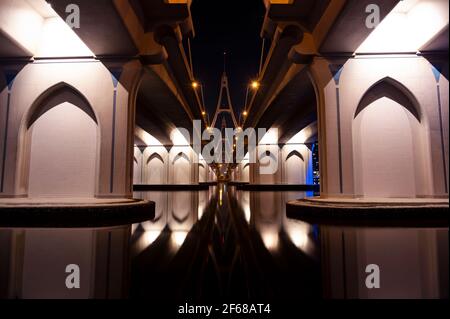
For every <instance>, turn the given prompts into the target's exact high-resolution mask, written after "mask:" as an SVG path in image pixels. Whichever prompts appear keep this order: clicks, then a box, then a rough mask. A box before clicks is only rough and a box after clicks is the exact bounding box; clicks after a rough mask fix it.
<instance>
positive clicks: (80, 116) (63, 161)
mask: <svg viewBox="0 0 450 319" xmlns="http://www.w3.org/2000/svg"><path fill="white" fill-rule="evenodd" d="M98 131H99V127H98V121H97V117H96V115H95V112H94V110H93V108H92V107H91V105H90V104H89V102H88V100H87V99H86V98H85V97H84V96H83V95H82V94H81V93H80V92H79V91H78V90H76V89H75V88H74V87H72V86H70V85H69V84H67V83H59V84H57V85H55V86H53V87H51V88H49V89H48V90H46V91H45V92H44V93H43V94H41V95H40V96H39V97H38V98H37V99H36V101H35V102H34V103H33V105H32V106H31V107H30V109H29V111H28V112H27V114H26V115H25V117H24V119H23V122H22V129H21V133H20V134H21V135H22V136H21V138H20V141H21V143H22V145H21V146H20V152H21V153H20V156H21V157H20V159H21V161H22V162H21V165H20V168H21V169H20V173H21V174H22V177H21V179H22V181H23V184H24V185H25V189H27V190H28V196H29V197H68V198H74V197H75V198H77V197H78V198H79V197H94V196H95V191H96V184H97V153H98V150H97V149H98V136H99V134H98Z"/></svg>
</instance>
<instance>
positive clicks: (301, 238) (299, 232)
mask: <svg viewBox="0 0 450 319" xmlns="http://www.w3.org/2000/svg"><path fill="white" fill-rule="evenodd" d="M289 237H290V238H291V240H292V242H293V243H294V245H295V246H297V248H300V249H302V250H303V249H305V248H306V245H307V244H308V234H307V233H306V232H305V230H303V229H295V230H292V231H289Z"/></svg>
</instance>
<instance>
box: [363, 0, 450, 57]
mask: <svg viewBox="0 0 450 319" xmlns="http://www.w3.org/2000/svg"><path fill="white" fill-rule="evenodd" d="M448 4H449V2H448V0H404V1H400V2H399V3H398V5H397V6H396V7H395V8H394V10H392V12H390V13H389V14H388V15H387V17H386V18H385V19H384V20H383V21H382V22H381V23H380V24H379V25H378V27H377V28H376V29H375V30H374V31H373V32H372V33H371V34H370V35H369V36H368V37H367V39H366V40H365V41H364V42H363V43H362V44H361V46H360V47H359V48H358V49H357V50H356V53H383V52H392V53H394V52H417V51H418V50H419V49H420V48H421V47H422V46H423V45H425V44H426V43H427V42H428V41H430V40H431V39H432V38H433V37H434V36H435V35H437V34H438V33H439V32H440V31H441V30H443V29H444V28H445V27H446V26H447V25H448V21H449V12H448V11H449V5H448Z"/></svg>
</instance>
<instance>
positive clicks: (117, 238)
mask: <svg viewBox="0 0 450 319" xmlns="http://www.w3.org/2000/svg"><path fill="white" fill-rule="evenodd" d="M129 234H130V227H128V226H126V227H122V228H114V229H70V230H67V229H66V230H58V229H27V230H24V231H22V230H21V231H16V230H11V231H1V232H0V245H2V246H3V245H4V244H7V245H8V247H9V249H7V250H5V251H4V252H3V253H2V254H8V259H7V262H8V263H9V265H11V267H10V268H8V269H7V271H6V273H7V275H8V276H9V283H8V281H7V283H8V288H7V289H8V290H7V293H6V297H7V298H25V299H36V298H37V299H46V298H58V299H91V298H101V299H105V298H106V299H108V298H113V299H116V298H124V297H126V294H127V287H126V282H127V278H126V276H127V270H128V269H127V265H128V247H129V245H128V242H129ZM6 235H8V239H7V240H6V241H5V240H4V239H5V238H4V236H6ZM2 251H3V250H2ZM1 260H2V261H3V260H4V259H3V258H2V259H1ZM68 265H77V266H78V267H79V270H80V276H79V278H80V288H79V289H68V288H67V286H66V279H67V277H68V276H69V275H70V274H69V273H66V267H67V266H68ZM2 269H3V267H2ZM2 273H3V272H2ZM2 282H3V281H2ZM3 288H4V287H3V285H0V294H1V295H2V297H3V294H4V293H5V290H4V289H3Z"/></svg>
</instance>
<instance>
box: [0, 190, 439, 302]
mask: <svg viewBox="0 0 450 319" xmlns="http://www.w3.org/2000/svg"><path fill="white" fill-rule="evenodd" d="M311 195H312V194H309V193H302V192H240V191H236V190H235V189H234V188H232V187H231V188H229V187H226V186H221V187H217V188H211V189H210V191H205V192H142V193H136V194H135V196H136V197H141V198H145V199H149V200H152V201H155V202H156V217H155V219H154V220H153V221H147V222H144V223H141V224H137V225H126V226H121V227H114V228H96V229H0V298H10V299H14V298H102V299H103V298H130V297H131V298H145V299H150V300H152V301H154V302H155V301H159V300H160V301H167V300H170V301H175V302H185V301H186V300H189V301H191V302H198V303H206V302H226V301H236V300H239V301H255V302H273V301H277V300H279V301H285V302H286V301H297V300H298V299H300V298H369V299H373V298H448V228H434V229H432V228H426V229H425V228H422V229H418V228H400V227H397V228H367V227H366V228H362V227H335V226H325V225H322V226H320V225H310V224H307V223H304V222H302V221H299V220H292V219H289V218H287V217H286V213H285V207H286V206H285V203H286V202H287V201H290V200H292V199H297V198H302V197H305V196H311ZM69 264H75V265H78V266H79V267H80V271H81V277H80V280H81V282H80V289H68V288H67V287H66V279H67V276H68V273H66V271H65V270H66V266H67V265H69ZM368 265H377V266H378V267H379V269H380V288H379V289H369V288H368V287H367V286H366V280H367V277H368V275H369V274H368V273H367V272H366V268H367V266H368Z"/></svg>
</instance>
